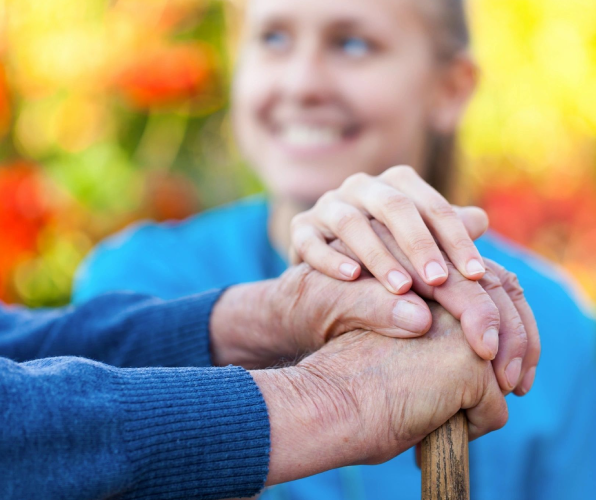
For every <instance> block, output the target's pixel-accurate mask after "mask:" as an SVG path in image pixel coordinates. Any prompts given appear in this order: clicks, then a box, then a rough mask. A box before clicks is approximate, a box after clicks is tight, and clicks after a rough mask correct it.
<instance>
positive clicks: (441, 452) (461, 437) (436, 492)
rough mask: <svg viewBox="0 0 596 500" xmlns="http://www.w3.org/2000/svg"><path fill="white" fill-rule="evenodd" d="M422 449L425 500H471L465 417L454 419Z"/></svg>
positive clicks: (429, 437) (431, 435) (437, 431)
mask: <svg viewBox="0 0 596 500" xmlns="http://www.w3.org/2000/svg"><path fill="white" fill-rule="evenodd" d="M421 448H422V449H421V460H420V465H421V469H422V500H470V469H469V462H468V419H467V418H466V414H465V413H464V412H463V411H460V412H459V413H457V414H456V415H455V416H453V417H451V419H450V420H449V421H448V422H447V423H446V424H444V425H442V426H441V427H439V428H438V429H437V430H436V431H434V432H433V433H431V434H430V435H428V436H427V437H426V438H425V439H424V440H423V441H422V447H421Z"/></svg>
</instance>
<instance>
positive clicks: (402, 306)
mask: <svg viewBox="0 0 596 500" xmlns="http://www.w3.org/2000/svg"><path fill="white" fill-rule="evenodd" d="M345 285H346V292H345V294H344V298H346V296H347V295H348V294H349V295H350V296H351V298H352V300H348V301H345V300H341V301H339V302H338V304H340V307H345V308H346V310H345V311H344V312H343V317H344V318H347V321H346V322H345V324H346V325H349V327H350V329H364V330H372V331H374V332H376V333H380V334H381V335H385V336H387V337H394V338H412V337H420V336H421V335H424V334H425V333H426V332H428V330H429V329H430V326H431V324H432V315H431V313H430V309H429V308H428V305H427V304H426V302H425V301H424V300H423V299H421V298H420V297H419V296H418V295H416V294H415V293H414V292H412V291H410V292H407V293H405V294H403V295H397V296H396V295H394V294H392V293H390V292H388V291H387V290H386V288H385V287H384V286H383V285H382V284H381V283H379V282H378V281H377V280H376V279H375V278H372V277H362V278H359V279H358V280H356V281H354V282H351V283H346V284H345Z"/></svg>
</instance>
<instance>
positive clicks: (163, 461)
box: [0, 292, 269, 500]
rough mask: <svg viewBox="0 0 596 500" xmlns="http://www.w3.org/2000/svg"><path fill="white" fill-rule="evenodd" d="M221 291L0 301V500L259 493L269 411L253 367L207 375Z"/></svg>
mask: <svg viewBox="0 0 596 500" xmlns="http://www.w3.org/2000/svg"><path fill="white" fill-rule="evenodd" d="M219 293H220V292H210V293H205V294H202V295H197V296H194V297H190V298H185V299H180V300H175V301H167V302H164V301H161V300H157V299H153V298H149V297H146V296H141V295H135V294H126V293H120V294H110V295H106V296H103V297H100V298H97V299H95V300H93V301H91V302H89V303H87V304H85V305H83V306H79V307H78V308H67V309H62V310H53V311H39V312H31V311H27V310H23V309H9V308H3V307H0V356H2V357H1V358H0V498H2V499H19V500H27V499H39V498H43V499H45V500H51V499H87V498H88V499H102V498H122V499H133V498H143V499H160V500H161V499H182V498H185V499H186V498H200V499H211V498H213V499H215V498H230V497H246V496H252V495H254V494H256V493H257V492H258V491H259V490H260V489H261V488H262V487H263V484H264V482H265V478H266V476H267V471H268V462H269V420H268V416H267V408H266V406H265V402H264V400H263V398H262V396H261V394H260V392H259V390H258V387H257V386H256V384H255V383H254V381H253V379H252V377H251V376H250V374H249V373H248V372H246V371H245V370H243V369H242V368H238V367H231V366H230V367H227V368H211V367H209V365H210V356H209V332H208V325H209V317H210V313H211V310H212V307H213V305H214V304H215V302H216V301H217V299H218V297H219ZM54 356H63V357H54ZM41 358H43V359H41ZM85 358H90V359H85ZM92 359H93V360H92ZM104 363H106V364H104ZM171 366H177V367H179V368H167V367H171ZM135 367H138V368H135ZM140 367H145V368H140ZM147 367H150V368H147ZM200 367H202V368H200Z"/></svg>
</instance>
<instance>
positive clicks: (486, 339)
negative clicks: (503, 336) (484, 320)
mask: <svg viewBox="0 0 596 500" xmlns="http://www.w3.org/2000/svg"><path fill="white" fill-rule="evenodd" d="M482 342H483V344H484V347H486V348H487V349H488V351H489V352H490V353H491V354H492V355H493V359H495V356H496V355H497V352H499V332H498V331H497V330H496V329H495V328H489V329H488V330H486V332H484V336H483V337H482Z"/></svg>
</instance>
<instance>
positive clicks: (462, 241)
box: [451, 237, 476, 250]
mask: <svg viewBox="0 0 596 500" xmlns="http://www.w3.org/2000/svg"><path fill="white" fill-rule="evenodd" d="M451 246H452V247H453V249H455V250H471V249H472V248H474V249H475V248H476V247H475V246H474V244H473V243H472V241H471V240H470V238H467V237H466V238H459V239H457V240H455V241H453V242H452V243H451Z"/></svg>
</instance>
